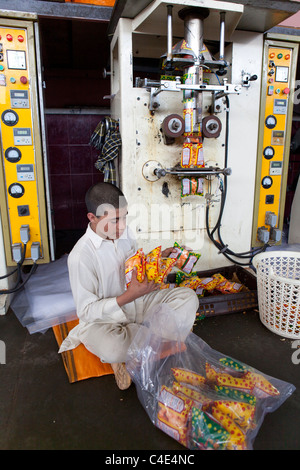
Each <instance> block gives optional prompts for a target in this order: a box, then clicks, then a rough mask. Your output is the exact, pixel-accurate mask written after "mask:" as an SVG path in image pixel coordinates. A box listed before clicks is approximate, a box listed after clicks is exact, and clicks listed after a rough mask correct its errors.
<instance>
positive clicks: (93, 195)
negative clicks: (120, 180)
mask: <svg viewBox="0 0 300 470" xmlns="http://www.w3.org/2000/svg"><path fill="white" fill-rule="evenodd" d="M85 204H86V208H87V211H88V212H92V213H93V214H95V215H98V214H97V208H99V206H102V207H104V206H106V205H110V206H111V207H113V208H114V209H119V208H120V207H124V206H126V205H127V201H126V198H125V196H124V194H123V193H122V191H121V190H120V189H119V188H118V187H117V186H115V185H113V184H111V183H96V184H94V185H93V186H91V187H90V188H89V189H88V190H87V192H86V195H85ZM99 215H100V214H99Z"/></svg>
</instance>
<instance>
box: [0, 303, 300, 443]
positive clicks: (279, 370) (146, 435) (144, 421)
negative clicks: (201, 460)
mask: <svg viewBox="0 0 300 470" xmlns="http://www.w3.org/2000/svg"><path fill="white" fill-rule="evenodd" d="M194 333H196V334H197V335H199V336H201V338H202V339H203V340H204V341H206V342H207V343H208V344H209V345H210V346H211V347H212V348H214V349H216V350H217V351H220V352H222V353H224V354H226V355H230V356H232V357H234V358H236V359H239V360H241V361H243V362H244V363H246V364H248V365H251V366H253V367H255V368H256V369H258V370H260V371H262V372H265V373H266V374H268V375H271V376H273V377H276V378H279V379H281V380H284V381H287V382H290V383H293V384H294V385H295V386H296V390H295V392H294V393H293V395H292V396H291V397H289V398H288V400H287V401H286V402H285V403H284V404H283V405H282V406H281V407H280V408H279V409H278V410H276V411H275V412H273V413H271V414H268V415H266V416H265V419H264V422H263V424H262V426H261V428H260V430H259V432H258V435H257V436H256V439H255V441H254V450H261V449H264V450H298V449H300V432H299V428H300V364H299V365H294V364H293V362H292V360H291V356H292V353H293V352H294V349H292V347H291V343H292V341H291V340H289V339H283V338H281V337H280V336H277V335H275V334H273V333H272V332H270V331H269V330H267V329H266V328H265V327H264V326H263V325H262V324H261V322H260V320H259V317H258V313H257V312H255V311H254V312H252V311H251V312H247V313H235V314H228V315H221V316H217V317H211V318H207V319H204V320H202V321H200V322H199V323H198V325H197V326H196V327H195V329H194ZM0 339H1V340H2V341H4V342H5V345H6V364H2V365H0V449H2V450H6V449H9V450H15V449H25V450H27V449H36V450H38V449H49V450H54V449H61V450H63V449H70V450H72V449H85V450H88V449H100V450H107V451H110V450H116V449H117V450H118V451H124V450H127V451H132V450H152V451H153V450H156V451H166V450H169V451H172V450H174V451H176V450H177V451H183V450H185V449H184V447H182V446H181V445H180V444H178V443H177V442H176V441H175V440H173V439H171V438H170V437H169V436H167V435H166V434H164V433H163V432H162V431H160V430H159V429H157V428H156V427H155V426H154V425H153V424H152V423H151V421H150V420H149V418H148V416H147V414H146V412H145V411H144V409H143V408H142V406H141V404H140V402H139V400H138V398H137V393H136V389H135V386H134V385H132V386H131V387H130V388H129V389H128V390H125V391H120V390H119V389H118V388H117V386H116V385H115V382H114V377H113V376H104V377H100V378H92V379H88V380H85V381H82V382H77V383H73V384H70V383H69V382H68V379H67V375H66V373H65V370H64V367H63V363H62V360H61V357H60V356H59V355H58V353H57V344H56V340H55V338H54V334H53V332H52V329H49V330H48V331H47V332H46V333H44V334H42V333H35V334H33V335H30V334H29V333H28V332H27V329H26V328H24V327H22V325H21V324H20V323H19V321H18V320H17V318H16V317H15V315H14V313H13V312H12V311H11V310H9V312H8V313H7V314H6V315H5V316H2V317H0Z"/></svg>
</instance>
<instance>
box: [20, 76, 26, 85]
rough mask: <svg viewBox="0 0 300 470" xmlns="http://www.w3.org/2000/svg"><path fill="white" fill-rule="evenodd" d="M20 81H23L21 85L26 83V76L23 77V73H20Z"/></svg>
mask: <svg viewBox="0 0 300 470" xmlns="http://www.w3.org/2000/svg"><path fill="white" fill-rule="evenodd" d="M20 82H21V83H23V85H26V83H27V77H24V75H22V77H20Z"/></svg>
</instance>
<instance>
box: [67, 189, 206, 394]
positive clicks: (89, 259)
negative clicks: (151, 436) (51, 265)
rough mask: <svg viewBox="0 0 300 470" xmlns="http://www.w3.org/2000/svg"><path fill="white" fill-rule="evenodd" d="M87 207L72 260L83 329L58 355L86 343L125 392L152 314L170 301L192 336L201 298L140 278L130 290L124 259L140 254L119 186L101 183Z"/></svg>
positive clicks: (72, 278)
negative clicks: (131, 358)
mask: <svg viewBox="0 0 300 470" xmlns="http://www.w3.org/2000/svg"><path fill="white" fill-rule="evenodd" d="M85 202H86V206H87V211H88V213H87V217H88V219H89V221H90V222H89V225H88V227H87V230H86V232H85V234H84V235H83V236H82V237H81V238H80V240H78V242H77V243H76V245H75V246H74V248H73V249H72V251H71V253H70V254H69V257H68V268H69V277H70V284H71V289H72V294H73V297H74V301H75V305H76V309H77V316H78V318H79V324H78V325H77V326H76V327H75V328H73V330H71V332H70V333H69V335H68V337H67V338H66V339H65V340H64V342H63V343H62V345H61V347H60V350H59V352H62V351H66V350H68V349H73V348H75V347H76V346H78V345H79V344H80V343H83V344H84V345H85V347H86V348H87V349H88V350H89V351H90V352H92V353H93V354H95V355H96V356H98V357H99V358H100V359H101V361H102V362H107V363H110V364H111V366H112V369H113V371H114V374H115V379H116V382H117V385H118V387H119V388H120V389H122V390H124V389H126V388H128V387H129V386H130V384H131V379H130V376H129V374H128V372H127V370H126V367H125V364H124V362H125V360H126V354H127V350H128V348H129V346H130V344H131V342H132V340H133V338H134V336H135V334H136V333H137V331H138V329H139V328H140V327H141V324H142V323H143V319H144V317H145V315H146V314H147V312H149V310H150V309H151V308H152V307H154V306H155V305H158V304H161V303H164V302H166V303H167V304H168V305H169V307H170V308H172V309H173V310H174V312H175V314H176V315H180V316H181V319H182V321H183V322H184V324H185V326H186V328H187V329H186V331H190V330H191V328H192V326H193V323H194V320H195V316H196V311H197V308H198V305H199V304H198V298H197V296H196V294H195V292H194V291H192V290H191V289H188V288H176V289H162V290H157V289H158V286H157V284H155V283H154V281H151V282H149V281H148V280H147V277H146V278H145V280H144V281H143V282H139V281H138V280H137V279H136V274H135V275H133V276H132V281H131V283H130V285H129V286H128V288H127V289H126V284H125V260H126V259H127V258H128V257H130V256H132V255H133V254H134V253H135V252H136V250H137V244H136V241H135V240H134V238H133V235H132V233H131V231H130V229H129V228H128V227H127V226H126V216H127V201H126V199H125V197H124V195H123V193H122V192H121V191H120V189H118V188H117V187H116V186H114V185H112V184H109V183H97V184H95V185H93V186H92V187H91V188H89V190H88V191H87V193H86V197H85ZM171 252H172V248H167V249H166V250H164V251H163V252H162V256H163V257H168V256H169V255H170V253H171ZM166 327H167V325H166ZM174 339H176V338H174Z"/></svg>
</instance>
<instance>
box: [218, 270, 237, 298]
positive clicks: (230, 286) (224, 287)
mask: <svg viewBox="0 0 300 470" xmlns="http://www.w3.org/2000/svg"><path fill="white" fill-rule="evenodd" d="M213 278H215V279H217V280H218V283H217V285H216V286H215V289H216V290H218V291H219V292H222V293H223V294H234V293H236V292H240V290H241V289H242V287H243V285H242V284H239V283H238V282H232V281H228V280H227V279H226V278H225V277H224V276H222V274H219V273H218V274H213Z"/></svg>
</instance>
